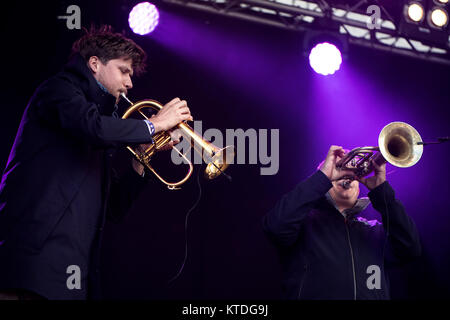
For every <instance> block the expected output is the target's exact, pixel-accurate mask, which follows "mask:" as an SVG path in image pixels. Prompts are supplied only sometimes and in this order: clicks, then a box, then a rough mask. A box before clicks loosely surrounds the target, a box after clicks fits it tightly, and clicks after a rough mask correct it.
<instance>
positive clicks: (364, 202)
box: [325, 192, 370, 219]
mask: <svg viewBox="0 0 450 320" xmlns="http://www.w3.org/2000/svg"><path fill="white" fill-rule="evenodd" d="M325 198H326V199H327V202H328V203H329V204H331V205H332V206H333V207H334V208H335V209H336V210H337V211H338V212H340V211H339V209H338V208H337V206H336V202H335V201H334V199H333V198H332V197H331V195H330V193H329V192H327V193H326V194H325ZM369 204H370V199H369V198H367V197H361V198H359V199H358V200H356V203H355V205H354V206H353V207H351V208H348V209H345V210H344V211H343V212H342V215H343V216H344V217H345V218H349V219H351V218H354V217H355V216H356V215H358V214H360V213H361V212H362V211H364V210H365V209H366V208H367V207H368V206H369Z"/></svg>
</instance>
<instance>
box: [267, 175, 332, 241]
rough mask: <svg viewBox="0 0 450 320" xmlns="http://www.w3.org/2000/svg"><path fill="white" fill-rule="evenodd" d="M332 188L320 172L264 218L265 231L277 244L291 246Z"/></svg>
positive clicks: (283, 199) (290, 193)
mask: <svg viewBox="0 0 450 320" xmlns="http://www.w3.org/2000/svg"><path fill="white" fill-rule="evenodd" d="M331 187H332V184H331V181H330V179H328V177H327V176H326V175H325V174H324V173H323V172H322V171H320V170H318V171H317V172H315V173H314V174H313V175H311V176H310V177H309V178H308V179H306V180H304V181H302V182H300V183H299V184H298V185H297V186H296V187H295V189H294V190H292V191H290V192H289V193H287V194H285V195H284V196H283V197H282V198H281V199H280V200H279V201H278V202H277V204H276V205H275V207H274V208H273V209H272V210H270V211H269V212H268V213H267V214H266V215H265V216H264V217H263V229H264V231H265V233H266V234H267V235H268V237H269V238H270V239H271V240H272V241H274V242H275V243H276V244H279V245H283V246H289V245H291V244H293V243H294V242H295V241H296V240H297V238H298V234H299V231H300V228H301V225H302V222H303V220H304V218H305V217H306V215H307V214H308V212H309V211H310V210H311V209H312V208H313V206H314V202H315V201H316V200H319V199H320V198H321V197H323V196H324V195H325V193H326V192H327V191H328V190H329V189H330V188H331Z"/></svg>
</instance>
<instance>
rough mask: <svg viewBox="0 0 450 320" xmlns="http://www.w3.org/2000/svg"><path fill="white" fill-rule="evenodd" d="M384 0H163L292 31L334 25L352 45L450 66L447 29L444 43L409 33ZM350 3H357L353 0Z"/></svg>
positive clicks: (323, 28)
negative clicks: (376, 14) (376, 12)
mask: <svg viewBox="0 0 450 320" xmlns="http://www.w3.org/2000/svg"><path fill="white" fill-rule="evenodd" d="M380 1H382V0H380ZM380 1H379V0H371V1H368V0H359V1H350V0H348V1H342V0H341V1H332V0H308V1H302V0H162V2H164V3H167V4H171V5H177V6H183V7H186V8H191V9H195V10H201V11H205V12H209V13H214V14H219V15H223V16H228V17H231V18H236V19H242V20H247V21H252V22H256V23H262V24H266V25H270V26H273V27H277V28H282V29H287V30H292V31H300V32H307V31H309V30H318V31H320V30H326V29H327V28H330V27H331V26H333V27H334V28H335V31H336V32H337V33H340V34H344V35H347V38H348V42H349V43H350V44H354V45H358V46H364V47H368V48H372V49H376V50H382V51H385V52H389V53H396V54H401V55H406V56H410V57H413V58H417V59H423V60H427V61H433V62H437V63H441V64H445V65H449V66H450V43H449V34H448V32H447V31H442V32H447V33H446V34H445V41H444V42H442V43H439V44H436V43H433V42H431V41H426V40H424V39H423V37H422V38H421V39H419V38H417V37H416V38H414V35H413V34H411V35H409V34H408V36H407V37H406V36H405V35H404V34H402V33H401V32H400V30H399V27H400V24H401V23H402V22H401V21H396V20H395V19H394V18H393V17H395V16H398V14H396V12H392V11H393V10H392V7H386V5H383V4H382V3H380ZM396 1H398V0H396ZM331 2H333V3H331ZM337 2H339V3H337ZM350 2H352V4H349V3H350ZM369 5H377V6H378V8H379V10H380V18H379V19H378V20H377V21H373V19H371V15H372V13H373V12H372V11H370V13H366V12H367V8H368V7H369ZM397 20H399V19H397ZM434 32H436V31H434Z"/></svg>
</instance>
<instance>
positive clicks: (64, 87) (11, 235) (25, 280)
mask: <svg viewBox="0 0 450 320" xmlns="http://www.w3.org/2000/svg"><path fill="white" fill-rule="evenodd" d="M114 106H115V98H114V97H113V96H112V95H110V94H109V93H106V92H104V91H103V90H102V89H101V88H100V86H99V85H98V83H97V82H96V80H95V78H94V77H93V75H92V74H91V72H90V70H89V69H88V67H87V64H86V62H85V61H84V59H83V58H82V57H81V56H80V55H76V56H74V57H73V58H72V60H71V61H70V62H69V63H68V65H66V66H65V68H64V69H63V71H62V72H60V73H59V74H57V75H56V76H55V77H53V78H51V79H49V80H47V81H46V82H44V83H43V84H42V85H41V86H40V87H39V88H38V89H37V90H36V92H35V93H34V95H33V96H32V98H31V100H30V102H29V104H28V106H27V108H26V110H25V112H24V114H23V117H22V120H21V123H20V127H19V129H18V132H17V136H16V139H15V142H14V145H13V147H12V150H11V153H10V156H9V159H8V162H7V165H6V168H5V170H4V172H3V176H2V180H1V185H0V288H6V287H19V288H25V289H29V290H32V291H36V292H37V293H38V294H41V295H44V296H47V297H48V298H67V299H70V298H85V297H86V294H87V293H86V290H85V288H83V292H82V294H74V293H73V292H74V291H73V292H72V291H69V292H65V291H64V290H65V288H62V286H63V282H62V280H60V287H59V288H58V289H55V286H56V285H54V284H52V280H51V279H43V280H36V279H38V278H39V277H40V276H38V275H37V274H40V273H41V274H46V272H43V270H35V269H41V268H42V269H45V268H47V269H48V270H47V269H46V270H47V271H48V274H49V278H50V277H51V271H49V270H50V269H51V268H52V264H53V262H55V263H56V262H59V261H61V259H62V256H66V257H68V258H67V260H70V259H69V258H70V257H71V252H72V251H74V250H75V249H74V248H73V247H74V245H73V244H72V243H70V241H72V239H76V241H77V246H78V247H83V246H84V247H83V248H84V249H83V250H84V251H86V250H87V251H89V252H90V256H89V257H86V256H83V258H86V260H88V261H84V262H86V263H87V264H89V276H88V278H89V282H90V286H89V287H90V288H91V289H98V288H99V281H98V277H97V276H96V274H95V270H98V269H99V268H98V261H99V254H98V253H99V250H100V239H101V235H100V233H101V231H102V229H103V225H104V222H105V215H106V212H108V214H109V216H110V217H111V218H114V219H116V220H117V219H120V217H121V216H123V215H124V213H125V212H126V211H127V209H128V208H129V207H130V205H131V202H132V201H133V199H134V198H135V197H136V195H137V194H138V191H139V190H140V189H142V187H143V185H144V179H142V178H141V177H140V176H139V175H138V174H137V173H135V172H134V171H133V170H132V168H131V166H130V170H129V172H128V173H127V174H125V175H124V176H123V177H120V178H119V177H117V176H115V175H114V174H113V171H112V170H111V158H112V155H113V151H114V150H115V149H116V148H118V147H121V146H126V145H129V144H136V143H148V142H150V141H151V136H150V134H149V131H148V128H147V125H146V124H145V123H144V121H142V120H135V119H118V118H116V117H114V116H112V114H113V111H114ZM87 190H93V191H94V192H91V191H89V192H88V191H87ZM111 193H113V194H114V196H112V197H111V196H110V195H111ZM77 208H86V209H83V210H82V212H76V211H77V210H79V209H77ZM91 208H94V209H95V212H93V213H91V212H89V213H88V212H87V211H89V210H91ZM94 209H92V210H94ZM67 212H71V213H70V216H69V214H68V213H67ZM95 214H97V215H98V217H95V216H93V215H95ZM83 215H86V216H83ZM74 219H76V220H74ZM83 219H84V220H83ZM74 221H76V223H78V224H80V226H79V228H78V229H77V228H75V227H74V226H73V224H74ZM84 223H88V224H90V225H88V226H86V228H87V229H85V228H84V226H83V224H84ZM89 228H91V229H89ZM94 229H95V232H94V231H92V232H91V233H89V236H86V237H81V236H78V235H76V233H77V232H78V231H79V230H82V231H83V232H84V230H94ZM55 234H58V237H59V238H58V237H56V236H55ZM64 235H68V238H67V239H69V240H68V241H63V240H64V239H65V238H64V239H62V236H64ZM67 239H65V240H67ZM80 251H81V249H80ZM84 262H83V263H84ZM67 263H70V261H67ZM25 264H27V265H29V267H26V266H24V265H25ZM34 264H35V265H34ZM86 272H87V271H86ZM33 274H36V275H33ZM67 276H68V275H67ZM58 281H59V280H58ZM46 283H47V284H46ZM52 285H54V287H52ZM92 297H99V295H98V290H93V293H92Z"/></svg>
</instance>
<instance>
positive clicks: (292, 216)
mask: <svg viewBox="0 0 450 320" xmlns="http://www.w3.org/2000/svg"><path fill="white" fill-rule="evenodd" d="M331 187H332V184H331V182H330V180H329V179H328V177H327V176H326V175H325V174H323V173H322V172H321V171H320V170H318V171H317V172H315V173H314V174H313V175H311V176H310V177H309V178H308V179H306V180H304V181H302V182H301V183H299V184H298V185H297V186H296V187H295V189H294V190H292V191H291V192H289V193H287V194H286V195H284V196H283V197H282V198H281V199H280V200H279V201H278V203H277V204H276V205H275V207H274V208H273V209H272V210H271V211H270V212H268V213H267V214H266V215H265V216H264V218H263V228H264V231H265V232H266V234H267V235H268V237H269V239H270V240H271V241H272V242H273V243H274V244H275V245H276V248H277V251H278V253H279V256H280V260H281V264H282V269H283V280H282V289H283V296H284V298H286V299H324V300H332V299H339V300H341V299H345V300H348V299H390V294H389V283H388V279H387V276H386V274H385V270H384V269H385V268H384V262H385V261H384V260H386V259H390V260H392V261H396V262H398V261H406V260H409V259H411V258H413V257H417V256H419V255H420V253H421V245H420V241H419V235H418V232H417V229H416V227H415V224H414V222H413V221H412V219H411V218H410V217H409V216H408V215H407V214H406V213H405V210H404V207H403V205H402V204H401V203H400V201H398V200H397V199H396V198H395V193H394V190H393V189H392V188H391V186H390V185H389V183H388V182H387V181H385V182H384V183H382V184H381V185H379V186H378V187H376V188H374V189H373V190H371V191H370V192H369V194H368V196H369V199H370V202H371V203H372V206H373V207H374V208H375V209H376V210H377V211H378V212H379V213H380V214H381V218H382V223H379V222H378V221H376V220H371V221H368V220H366V219H364V218H363V217H361V216H358V215H357V213H355V212H354V210H353V212H352V210H349V211H348V212H347V213H348V214H347V216H346V217H344V215H343V214H341V213H340V212H339V211H338V210H337V209H336V208H335V206H334V205H333V204H332V203H331V202H330V201H328V200H327V197H326V194H327V192H328V190H329V189H330V188H331ZM344 213H345V212H344ZM387 231H388V232H387ZM386 239H387V241H386Z"/></svg>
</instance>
